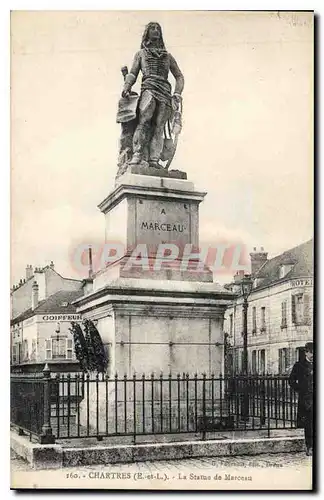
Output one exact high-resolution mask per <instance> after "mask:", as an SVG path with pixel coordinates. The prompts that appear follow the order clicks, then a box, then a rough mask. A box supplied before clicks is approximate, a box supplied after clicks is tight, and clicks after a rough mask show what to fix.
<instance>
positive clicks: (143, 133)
mask: <svg viewBox="0 0 324 500" xmlns="http://www.w3.org/2000/svg"><path fill="white" fill-rule="evenodd" d="M155 108H156V102H155V99H154V97H153V96H152V94H151V93H150V92H149V91H148V90H145V91H144V92H143V94H142V95H141V98H140V101H139V103H138V125H137V127H136V130H135V133H134V137H133V157H132V159H131V162H130V163H131V164H138V163H141V161H142V160H143V156H144V150H145V146H148V141H149V139H148V137H149V135H150V134H148V128H149V127H150V125H151V120H152V117H153V115H154V112H155Z"/></svg>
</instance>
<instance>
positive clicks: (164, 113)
mask: <svg viewBox="0 0 324 500" xmlns="http://www.w3.org/2000/svg"><path fill="white" fill-rule="evenodd" d="M170 116H171V108H170V106H167V105H166V104H164V103H163V102H159V103H158V104H157V110H156V118H155V128H154V132H153V136H152V140H151V145H150V161H149V162H150V166H151V167H156V168H158V167H159V166H160V165H159V163H158V162H159V159H160V157H161V153H162V149H163V141H164V139H163V132H164V127H165V124H166V122H167V120H168V119H169V118H170Z"/></svg>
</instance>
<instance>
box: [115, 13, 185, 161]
mask: <svg viewBox="0 0 324 500" xmlns="http://www.w3.org/2000/svg"><path fill="white" fill-rule="evenodd" d="M140 70H141V71H142V74H143V78H142V87H141V95H140V98H139V102H138V107H137V114H138V119H137V126H136V129H135V132H134V136H133V156H132V159H131V161H130V163H131V164H139V163H141V162H142V161H143V160H144V159H146V160H147V161H148V163H149V165H150V166H152V167H157V168H159V163H158V162H159V159H160V157H161V153H162V149H163V142H164V139H163V134H164V127H165V125H166V122H167V121H168V120H169V119H170V117H171V115H172V113H173V112H174V111H176V110H177V109H178V108H179V106H180V105H181V100H182V98H181V93H182V91H183V87H184V78H183V75H182V73H181V71H180V69H179V66H178V65H177V63H176V61H175V59H174V58H173V57H172V55H171V54H169V53H168V52H167V50H166V49H165V45H164V41H163V37H162V29H161V26H160V25H159V24H158V23H155V22H151V23H149V24H148V25H147V26H146V28H145V31H144V34H143V38H142V44H141V49H140V50H139V51H138V52H137V53H136V54H135V57H134V61H133V65H132V67H131V70H130V72H129V73H128V74H127V76H126V78H125V83H124V89H123V91H122V97H123V98H127V97H128V96H129V95H130V93H131V88H132V86H133V85H134V83H135V82H136V80H137V77H138V74H139V71H140ZM169 71H171V73H172V75H173V76H174V78H175V89H174V93H173V95H171V91H172V88H171V84H170V82H169V81H168V75H169ZM145 150H146V151H147V154H146V156H147V157H146V158H145Z"/></svg>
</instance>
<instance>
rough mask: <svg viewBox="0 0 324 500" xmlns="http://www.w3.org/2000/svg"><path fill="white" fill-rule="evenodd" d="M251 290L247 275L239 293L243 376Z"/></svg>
mask: <svg viewBox="0 0 324 500" xmlns="http://www.w3.org/2000/svg"><path fill="white" fill-rule="evenodd" d="M251 290H252V280H251V277H250V276H249V275H245V276H244V277H243V279H242V281H241V292H242V296H243V363H242V365H243V366H242V371H243V374H244V375H247V373H248V349H247V335H248V328H247V313H248V307H249V303H248V298H249V295H250V293H251Z"/></svg>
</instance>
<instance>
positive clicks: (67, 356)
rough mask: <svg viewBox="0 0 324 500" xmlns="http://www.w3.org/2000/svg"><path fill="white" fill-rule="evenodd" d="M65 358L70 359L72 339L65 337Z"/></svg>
mask: <svg viewBox="0 0 324 500" xmlns="http://www.w3.org/2000/svg"><path fill="white" fill-rule="evenodd" d="M66 359H72V339H66Z"/></svg>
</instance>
